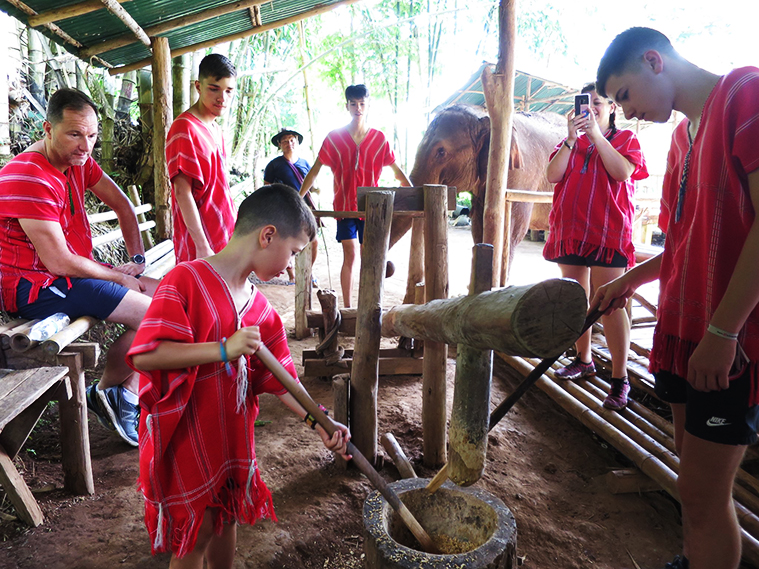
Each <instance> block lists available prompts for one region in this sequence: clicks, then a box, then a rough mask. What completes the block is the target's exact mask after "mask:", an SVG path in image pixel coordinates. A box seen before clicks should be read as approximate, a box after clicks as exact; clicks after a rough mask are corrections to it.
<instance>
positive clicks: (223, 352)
mask: <svg viewBox="0 0 759 569" xmlns="http://www.w3.org/2000/svg"><path fill="white" fill-rule="evenodd" d="M226 344H227V338H226V336H225V337H224V338H222V339H221V342H219V349H220V350H221V361H223V362H224V369H226V370H227V375H232V365H231V364H230V363H229V358H228V357H227V346H226Z"/></svg>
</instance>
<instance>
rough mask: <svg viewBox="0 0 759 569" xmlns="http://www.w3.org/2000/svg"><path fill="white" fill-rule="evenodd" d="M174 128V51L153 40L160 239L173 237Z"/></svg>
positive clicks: (163, 40)
mask: <svg viewBox="0 0 759 569" xmlns="http://www.w3.org/2000/svg"><path fill="white" fill-rule="evenodd" d="M170 126H171V52H170V50H169V40H168V38H164V37H157V38H153V181H154V184H155V218H156V233H157V235H158V239H159V240H160V241H163V240H164V239H170V238H171V236H172V225H171V208H170V206H169V198H170V196H171V182H170V180H169V170H168V167H167V166H166V150H165V147H166V135H167V134H168V132H169V127H170Z"/></svg>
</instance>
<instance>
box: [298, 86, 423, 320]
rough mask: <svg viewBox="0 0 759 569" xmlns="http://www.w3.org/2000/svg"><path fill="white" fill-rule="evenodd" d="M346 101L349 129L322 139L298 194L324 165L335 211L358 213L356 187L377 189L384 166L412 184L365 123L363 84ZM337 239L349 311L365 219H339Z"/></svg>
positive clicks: (384, 141)
mask: <svg viewBox="0 0 759 569" xmlns="http://www.w3.org/2000/svg"><path fill="white" fill-rule="evenodd" d="M345 101H346V103H345V109H346V110H347V111H348V112H349V113H350V115H351V122H350V124H348V126H345V127H343V128H338V129H337V130H333V131H332V132H330V133H329V134H328V135H327V138H326V139H324V142H323V143H322V147H321V150H319V156H318V158H317V159H316V162H314V165H313V167H312V168H311V170H310V171H309V172H308V174H307V175H306V177H305V179H304V180H303V185H302V186H301V187H300V195H301V196H305V195H306V193H308V190H310V189H311V186H313V184H314V180H316V176H317V175H318V174H319V171H320V170H321V168H322V164H324V165H326V166H328V167H329V168H330V169H331V170H332V173H333V175H334V192H335V197H334V201H333V204H332V206H333V208H334V210H335V211H358V204H357V198H356V191H357V190H358V188H359V187H372V188H376V187H377V181H378V180H379V177H380V174H381V173H382V168H384V167H385V166H389V167H390V168H392V170H393V173H394V174H395V179H396V180H398V181H399V182H400V183H401V185H402V186H410V185H411V182H409V180H408V178H407V177H406V174H404V173H403V170H401V167H400V166H398V164H397V163H396V161H395V154H394V153H393V150H392V149H391V148H390V144H389V143H388V142H387V139H385V135H384V134H382V133H381V132H380V131H378V130H376V129H373V128H370V127H369V125H367V124H366V114H367V112H368V111H369V89H367V88H366V86H365V85H350V86H349V87H348V88H347V89H346V90H345ZM337 240H338V241H339V242H340V243H341V244H342V246H343V267H342V269H341V270H340V287H341V289H342V292H343V304H344V305H345V307H346V308H350V306H351V294H352V292H353V267H354V265H355V263H356V258H357V257H358V249H359V244H360V243H362V242H363V240H364V220H363V219H355V218H354V219H350V218H348V219H338V220H337ZM357 240H358V243H357Z"/></svg>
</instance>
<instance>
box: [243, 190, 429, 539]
mask: <svg viewBox="0 0 759 569" xmlns="http://www.w3.org/2000/svg"><path fill="white" fill-rule="evenodd" d="M381 203H382V200H381V201H380V204H381ZM392 203H393V202H392V199H391V201H390V208H391V212H392ZM387 225H388V233H389V230H390V228H389V225H390V223H389V221H388V223H387ZM256 355H257V356H258V359H260V360H261V361H262V362H263V364H264V365H265V366H266V367H267V368H269V370H270V371H271V372H272V373H273V374H274V376H275V377H276V378H277V379H278V380H279V382H280V383H281V384H282V385H283V386H284V387H285V389H287V391H289V392H290V393H291V394H292V395H293V397H295V399H296V400H297V401H298V403H300V405H301V406H302V407H303V408H304V409H305V410H306V412H307V413H309V414H310V415H311V416H312V417H314V418H315V419H316V422H317V423H319V425H321V427H322V428H323V429H324V430H325V431H326V432H327V434H328V435H330V436H332V435H333V434H334V432H335V431H336V430H337V428H336V427H335V424H334V423H333V422H332V421H331V420H330V418H329V417H327V415H325V414H324V412H323V411H322V410H321V409H319V406H318V405H317V404H316V403H314V400H313V399H311V396H310V395H309V394H308V392H307V391H306V390H305V388H304V387H303V385H302V384H301V383H298V382H297V381H295V379H293V377H292V376H291V375H290V372H288V371H287V370H286V369H285V368H284V366H283V365H282V364H281V363H279V361H278V360H277V358H275V357H274V356H273V355H272V353H271V352H270V351H269V349H268V348H267V347H266V346H264V345H263V344H262V345H261V347H260V348H259V349H258V351H257V352H256ZM348 454H351V455H353V459H352V460H353V462H354V463H355V464H356V466H357V467H358V469H359V470H360V471H361V473H362V474H364V476H366V477H367V478H368V479H369V481H370V482H371V483H372V485H373V486H374V487H375V488H376V489H377V490H379V492H380V494H382V496H383V497H384V498H385V500H387V501H388V503H389V504H390V506H391V507H392V508H393V509H394V510H395V511H396V512H398V514H399V515H400V517H401V520H402V521H403V523H405V524H406V526H407V527H408V528H409V529H410V530H411V533H413V534H414V537H416V539H417V540H419V543H420V544H421V545H422V547H423V548H424V550H425V551H427V552H429V553H436V552H437V551H438V550H437V548H436V547H435V544H434V543H433V541H432V539H431V538H430V536H429V535H428V534H427V532H426V531H424V528H422V526H421V525H420V524H419V522H418V521H417V520H416V518H414V515H413V514H412V513H411V512H410V511H409V509H408V508H407V507H406V506H405V505H404V504H403V502H401V499H400V498H399V497H398V495H397V494H396V493H395V492H394V491H393V489H392V488H390V487H389V486H388V485H387V483H386V482H385V481H384V479H383V478H382V477H381V476H380V475H379V473H378V472H377V471H376V470H374V468H373V467H372V465H371V464H370V463H369V461H368V460H367V459H366V457H364V455H363V454H362V453H361V451H360V450H359V449H358V448H357V447H356V446H355V445H354V443H352V442H349V443H348Z"/></svg>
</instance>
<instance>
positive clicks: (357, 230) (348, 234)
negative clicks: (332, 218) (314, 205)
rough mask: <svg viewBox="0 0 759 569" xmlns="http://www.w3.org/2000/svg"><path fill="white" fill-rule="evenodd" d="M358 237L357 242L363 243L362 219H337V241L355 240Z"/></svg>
mask: <svg viewBox="0 0 759 569" xmlns="http://www.w3.org/2000/svg"><path fill="white" fill-rule="evenodd" d="M357 236H358V242H359V243H363V242H364V220H363V219H338V220H337V241H338V243H339V242H340V241H342V240H344V239H355V238H356V237H357Z"/></svg>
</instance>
